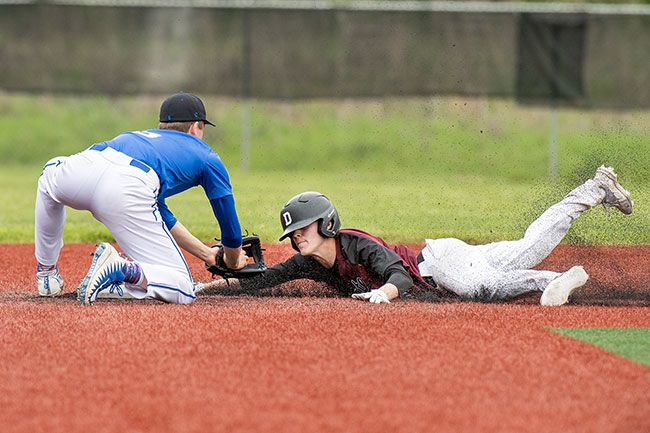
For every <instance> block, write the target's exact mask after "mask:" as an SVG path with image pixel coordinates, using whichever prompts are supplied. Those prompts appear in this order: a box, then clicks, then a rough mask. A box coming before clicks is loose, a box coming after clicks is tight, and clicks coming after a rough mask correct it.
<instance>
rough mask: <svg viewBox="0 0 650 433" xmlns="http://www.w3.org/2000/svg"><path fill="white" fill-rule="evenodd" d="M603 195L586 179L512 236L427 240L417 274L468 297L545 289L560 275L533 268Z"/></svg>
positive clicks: (508, 295)
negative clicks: (479, 241) (475, 241)
mask: <svg viewBox="0 0 650 433" xmlns="http://www.w3.org/2000/svg"><path fill="white" fill-rule="evenodd" d="M604 197H605V192H604V191H603V189H602V188H600V187H599V186H598V185H597V184H596V182H594V181H593V180H591V179H590V180H588V181H587V182H585V183H584V184H583V185H580V186H579V187H577V188H576V189H574V190H573V191H571V192H570V193H569V194H567V195H566V197H564V199H562V201H560V202H559V203H557V204H555V205H553V206H551V207H550V208H548V209H547V210H546V211H545V212H544V213H543V214H542V215H541V216H540V217H539V218H537V220H535V221H534V222H533V223H532V224H531V225H530V226H529V227H528V229H527V230H526V233H525V234H524V237H523V239H519V240H516V241H503V242H494V243H490V244H487V245H468V244H466V243H465V242H463V241H461V240H459V239H453V238H447V239H427V240H426V245H425V247H424V249H423V250H422V257H423V258H424V261H423V262H422V263H420V265H419V269H420V273H421V274H422V276H430V277H432V278H433V280H434V281H435V282H436V283H437V284H438V285H439V286H440V287H443V288H445V289H447V290H450V291H451V292H454V293H456V294H457V295H459V296H460V297H462V298H466V299H477V300H486V301H489V300H500V299H508V298H512V297H515V296H518V295H520V294H523V293H527V292H530V291H534V290H539V291H543V290H544V289H545V288H546V286H547V285H548V284H549V283H550V282H551V281H552V280H554V279H555V278H557V277H559V276H560V275H562V274H561V273H557V272H551V271H543V270H539V271H538V270H531V268H532V267H534V266H536V265H538V264H539V263H540V262H541V261H542V260H544V259H545V258H546V257H547V256H548V255H549V254H550V253H551V251H553V249H554V248H555V247H556V246H557V245H558V244H559V243H560V241H561V240H562V238H564V236H565V235H566V233H567V231H568V230H569V227H570V226H571V223H572V222H573V221H574V220H575V219H576V218H578V217H579V216H580V215H581V214H582V213H583V212H584V211H586V210H588V209H590V208H592V207H594V206H596V205H598V204H600V203H601V202H602V200H603V198H604Z"/></svg>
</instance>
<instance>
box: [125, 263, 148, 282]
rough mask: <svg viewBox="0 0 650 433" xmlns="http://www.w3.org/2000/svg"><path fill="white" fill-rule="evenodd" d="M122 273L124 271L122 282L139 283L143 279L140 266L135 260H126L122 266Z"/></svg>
mask: <svg viewBox="0 0 650 433" xmlns="http://www.w3.org/2000/svg"><path fill="white" fill-rule="evenodd" d="M122 273H124V282H125V283H129V284H135V285H138V286H139V285H140V284H141V283H142V280H143V279H144V274H143V273H142V268H140V265H139V264H138V263H136V262H126V263H125V264H124V265H123V266H122Z"/></svg>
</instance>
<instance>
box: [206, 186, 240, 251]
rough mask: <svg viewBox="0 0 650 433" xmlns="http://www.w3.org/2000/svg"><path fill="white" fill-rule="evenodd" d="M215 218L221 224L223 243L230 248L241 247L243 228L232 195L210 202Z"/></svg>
mask: <svg viewBox="0 0 650 433" xmlns="http://www.w3.org/2000/svg"><path fill="white" fill-rule="evenodd" d="M210 205H211V206H212V211H213V212H214V216H215V217H216V218H217V221H218V222H219V229H220V230H221V243H222V244H223V245H224V246H226V247H228V248H237V247H238V246H241V242H242V237H241V227H240V225H239V218H238V217H237V211H236V210H235V200H234V199H233V196H232V195H227V196H224V197H221V198H215V199H212V200H210Z"/></svg>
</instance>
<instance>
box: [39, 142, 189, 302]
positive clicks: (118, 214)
mask: <svg viewBox="0 0 650 433" xmlns="http://www.w3.org/2000/svg"><path fill="white" fill-rule="evenodd" d="M133 161H134V160H133V159H132V158H131V157H129V156H128V155H125V154H124V153H121V152H118V151H116V150H114V149H111V148H105V149H104V150H102V151H98V150H90V149H89V150H85V151H83V152H81V153H78V154H76V155H72V156H70V157H59V158H53V159H52V160H50V161H49V162H48V163H47V164H46V165H45V168H44V169H43V173H42V175H41V177H40V178H39V180H38V191H37V194H36V215H35V216H36V222H35V243H36V259H37V260H38V261H39V263H41V264H43V265H53V264H55V263H56V262H57V260H58V258H59V253H60V251H61V248H62V247H63V239H62V234H63V226H64V224H65V206H70V207H71V208H74V209H78V210H88V211H90V212H91V213H92V215H93V216H94V217H95V218H96V219H97V220H98V221H100V222H101V223H103V224H104V225H105V226H106V227H107V228H108V230H110V232H111V234H112V235H113V237H114V238H115V240H116V241H117V243H118V244H119V245H120V247H121V248H122V251H123V252H124V254H125V255H126V256H127V257H129V258H130V259H132V260H134V261H136V262H138V263H139V264H140V266H141V268H142V271H143V272H144V275H145V277H146V279H147V283H148V284H147V287H146V288H144V287H140V286H135V285H131V284H125V285H124V286H125V291H126V292H127V293H129V294H130V295H132V296H133V297H135V298H138V299H141V298H154V299H159V300H161V301H165V302H172V303H180V304H188V303H191V302H192V301H194V299H195V295H194V287H193V282H192V277H191V275H190V271H189V268H188V266H187V263H186V262H185V259H184V257H183V255H182V254H181V251H180V249H179V247H178V245H177V244H176V242H175V241H174V238H173V237H172V235H171V234H170V232H169V230H168V229H167V227H166V226H165V224H164V222H163V220H162V218H161V216H160V212H159V210H158V205H157V194H158V191H159V188H160V182H159V179H158V176H157V175H156V173H155V172H154V171H153V170H152V169H150V168H149V167H147V166H146V165H144V164H142V163H141V162H139V161H135V162H133Z"/></svg>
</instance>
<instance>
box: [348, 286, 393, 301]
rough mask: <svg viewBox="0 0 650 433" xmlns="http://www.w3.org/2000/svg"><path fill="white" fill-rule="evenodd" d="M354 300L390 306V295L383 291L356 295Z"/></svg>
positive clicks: (375, 290)
mask: <svg viewBox="0 0 650 433" xmlns="http://www.w3.org/2000/svg"><path fill="white" fill-rule="evenodd" d="M352 299H359V300H362V301H368V302H370V303H372V304H390V300H389V299H388V295H387V294H386V293H385V292H384V291H383V290H379V289H373V290H371V291H369V292H365V293H354V294H353V295H352Z"/></svg>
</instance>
